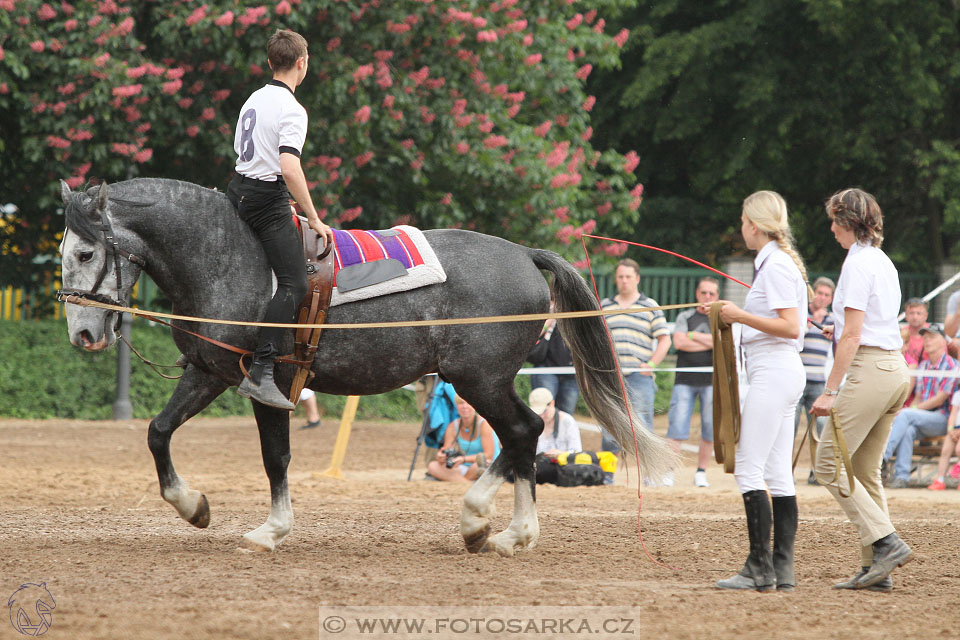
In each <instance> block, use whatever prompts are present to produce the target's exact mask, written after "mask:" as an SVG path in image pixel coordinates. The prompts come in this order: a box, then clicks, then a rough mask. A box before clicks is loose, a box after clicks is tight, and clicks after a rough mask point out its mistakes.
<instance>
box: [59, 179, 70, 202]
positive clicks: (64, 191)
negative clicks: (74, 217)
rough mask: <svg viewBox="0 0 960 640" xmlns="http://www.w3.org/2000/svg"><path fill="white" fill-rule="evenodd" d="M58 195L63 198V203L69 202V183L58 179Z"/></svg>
mask: <svg viewBox="0 0 960 640" xmlns="http://www.w3.org/2000/svg"><path fill="white" fill-rule="evenodd" d="M60 197H61V198H63V204H70V185H68V184H67V183H66V182H64V181H63V180H61V181H60Z"/></svg>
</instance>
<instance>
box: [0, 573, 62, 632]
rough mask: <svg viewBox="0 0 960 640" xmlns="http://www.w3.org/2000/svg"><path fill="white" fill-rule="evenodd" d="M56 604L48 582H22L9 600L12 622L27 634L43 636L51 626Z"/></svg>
mask: <svg viewBox="0 0 960 640" xmlns="http://www.w3.org/2000/svg"><path fill="white" fill-rule="evenodd" d="M56 606H57V603H56V602H55V601H54V600H53V596H52V595H51V594H50V592H49V591H47V583H46V582H41V583H40V584H33V583H32V582H28V583H26V584H22V585H20V588H19V589H17V590H16V591H14V592H13V595H11V596H10V599H9V600H7V607H9V608H10V624H12V625H13V628H14V629H16V630H17V631H19V632H20V633H22V634H23V635H25V636H41V635H43V634H45V633H46V632H47V630H48V629H49V628H50V623H51V622H53V610H54V609H55V608H56Z"/></svg>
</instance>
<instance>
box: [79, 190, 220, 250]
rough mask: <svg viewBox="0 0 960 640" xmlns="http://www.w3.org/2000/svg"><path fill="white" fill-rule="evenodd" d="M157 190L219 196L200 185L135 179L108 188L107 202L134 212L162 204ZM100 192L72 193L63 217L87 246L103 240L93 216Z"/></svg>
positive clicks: (98, 225) (98, 223) (97, 221)
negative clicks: (163, 189) (207, 192)
mask: <svg viewBox="0 0 960 640" xmlns="http://www.w3.org/2000/svg"><path fill="white" fill-rule="evenodd" d="M158 187H168V188H169V187H174V188H175V189H199V190H201V191H209V192H210V193H211V194H213V193H219V192H218V191H216V190H214V189H207V188H205V187H201V186H199V185H196V184H193V183H190V182H184V181H182V180H167V179H162V178H135V179H132V180H125V181H123V182H117V183H114V184H111V185H109V187H108V189H109V193H108V194H107V199H108V200H109V201H110V202H111V203H114V204H119V205H122V206H125V207H131V208H145V207H152V206H154V205H156V204H158V203H160V202H161V201H162V198H161V197H160V194H159V193H157V191H158ZM99 192H100V185H99V184H97V185H93V186H89V187H87V188H86V189H85V190H84V191H71V192H70V195H69V196H68V200H69V201H68V202H67V206H66V209H65V210H64V214H65V216H66V219H67V228H68V229H70V230H71V231H73V232H74V233H76V234H77V235H78V236H80V237H81V238H83V239H84V240H86V241H88V242H97V241H98V240H99V238H100V237H101V231H100V222H99V220H97V219H96V218H95V217H94V216H93V214H94V210H93V208H94V206H95V205H94V202H95V200H96V197H97V195H98V194H99ZM133 192H136V193H137V195H140V196H143V195H146V194H144V192H147V193H148V194H149V195H152V196H155V198H153V199H131V198H129V197H124V196H126V195H133Z"/></svg>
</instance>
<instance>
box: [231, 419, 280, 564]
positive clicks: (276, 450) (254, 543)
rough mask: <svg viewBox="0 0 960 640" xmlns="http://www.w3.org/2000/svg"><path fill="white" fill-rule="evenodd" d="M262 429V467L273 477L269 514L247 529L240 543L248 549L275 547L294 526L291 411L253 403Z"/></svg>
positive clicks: (258, 423)
mask: <svg viewBox="0 0 960 640" xmlns="http://www.w3.org/2000/svg"><path fill="white" fill-rule="evenodd" d="M253 413H254V415H255V416H256V417H257V428H258V429H259V430H260V452H261V454H262V456H263V468H264V469H265V470H266V472H267V478H269V480H270V515H269V516H268V517H267V521H266V522H264V523H263V524H262V525H260V526H259V527H257V528H256V529H254V530H253V531H250V532H249V533H245V534H244V535H243V540H242V541H241V542H240V546H241V548H243V549H247V550H249V551H273V550H274V549H276V548H277V545H278V544H280V542H281V541H282V540H283V539H284V538H286V537H287V534H288V533H290V529H291V528H292V527H293V507H292V506H291V505H290V487H289V485H288V483H287V466H288V465H289V464H290V412H288V411H284V410H283V409H274V408H273V407H268V406H266V405H262V404H260V403H258V402H254V403H253Z"/></svg>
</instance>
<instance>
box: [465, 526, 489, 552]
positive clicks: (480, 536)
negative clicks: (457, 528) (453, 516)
mask: <svg viewBox="0 0 960 640" xmlns="http://www.w3.org/2000/svg"><path fill="white" fill-rule="evenodd" d="M488 537H490V525H489V524H488V525H486V526H485V527H483V528H482V529H478V530H477V531H474V532H473V533H465V534H463V543H464V544H465V545H466V546H467V551H469V552H470V553H480V551H482V550H483V548H484V546H485V543H486V541H487V538H488Z"/></svg>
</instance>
